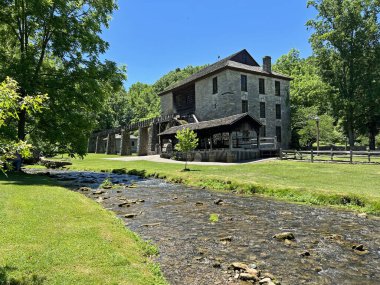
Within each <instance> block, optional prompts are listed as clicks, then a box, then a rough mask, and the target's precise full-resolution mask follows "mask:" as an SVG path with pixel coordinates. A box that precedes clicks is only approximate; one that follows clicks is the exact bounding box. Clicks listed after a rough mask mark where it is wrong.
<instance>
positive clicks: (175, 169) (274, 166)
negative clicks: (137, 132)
mask: <svg viewBox="0 0 380 285" xmlns="http://www.w3.org/2000/svg"><path fill="white" fill-rule="evenodd" d="M111 157H117V156H116V155H115V156H109V155H101V154H89V155H88V156H86V157H85V159H83V160H80V159H73V160H72V162H73V165H72V166H70V169H73V170H93V171H101V170H103V171H112V170H113V169H124V171H125V172H128V173H130V174H138V175H142V176H154V177H160V178H164V179H166V180H168V181H170V182H177V183H184V184H187V185H190V186H200V187H207V188H210V189H215V190H236V191H239V192H241V193H247V194H251V193H258V194H262V195H266V196H271V197H276V198H279V199H284V200H287V201H294V202H302V203H309V204H314V205H335V206H340V207H341V206H342V207H345V208H351V209H355V210H358V211H363V212H367V213H373V214H380V183H379V181H380V166H378V165H364V164H362V165H357V164H356V165H350V164H332V163H310V162H295V161H279V160H278V161H271V162H266V163H255V164H244V165H233V166H199V165H191V166H190V169H191V171H188V172H183V171H181V170H182V169H183V164H172V163H156V162H148V161H131V162H125V161H115V160H107V159H104V158H111Z"/></svg>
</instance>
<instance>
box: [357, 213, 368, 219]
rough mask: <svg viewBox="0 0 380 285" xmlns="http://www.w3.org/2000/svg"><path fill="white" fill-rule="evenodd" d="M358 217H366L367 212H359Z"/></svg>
mask: <svg viewBox="0 0 380 285" xmlns="http://www.w3.org/2000/svg"><path fill="white" fill-rule="evenodd" d="M358 217H359V218H363V219H368V215H367V213H360V214H358Z"/></svg>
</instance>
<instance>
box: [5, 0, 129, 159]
mask: <svg viewBox="0 0 380 285" xmlns="http://www.w3.org/2000/svg"><path fill="white" fill-rule="evenodd" d="M0 6H1V9H0V79H1V78H5V77H6V76H10V77H12V78H14V79H15V80H16V81H17V82H18V83H19V89H18V94H19V95H20V98H25V97H27V96H31V97H34V96H37V95H38V94H48V95H49V98H50V100H49V101H48V108H47V109H45V110H44V112H42V113H39V114H37V115H35V116H30V115H29V116H28V114H27V113H26V111H25V110H23V109H19V110H18V118H19V120H18V126H17V128H18V134H17V135H18V138H19V139H21V140H23V139H25V138H26V137H27V138H29V139H31V140H32V141H33V143H34V144H36V145H38V146H41V147H47V146H49V147H50V148H56V149H61V150H65V151H67V152H70V153H78V154H80V155H82V154H84V153H85V152H86V141H87V137H88V135H89V133H90V132H91V130H92V129H93V128H94V126H95V123H96V118H97V112H98V110H100V109H101V108H102V106H103V104H104V102H105V101H106V99H107V98H108V97H109V96H110V95H111V94H113V93H114V92H115V91H116V90H117V89H118V88H120V86H121V82H122V80H123V79H124V78H125V77H124V72H125V70H124V69H122V68H119V67H117V66H116V64H115V63H114V62H111V61H104V62H102V61H100V59H99V56H100V55H101V54H102V53H104V52H105V51H106V49H107V48H108V43H107V42H106V41H104V40H103V39H102V38H101V31H102V28H104V27H105V28H107V27H108V23H109V20H110V18H111V15H112V12H113V11H114V10H115V9H116V8H117V6H116V3H115V1H114V0H99V1H88V0H84V1H82V0H81V1H79V0H68V1H67V0H55V1H40V0H30V1H29V0H28V1H23V0H21V1H18V0H0ZM10 134H12V133H10Z"/></svg>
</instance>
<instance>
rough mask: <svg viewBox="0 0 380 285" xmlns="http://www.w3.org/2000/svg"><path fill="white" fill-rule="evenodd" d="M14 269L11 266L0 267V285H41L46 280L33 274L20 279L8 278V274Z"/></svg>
mask: <svg viewBox="0 0 380 285" xmlns="http://www.w3.org/2000/svg"><path fill="white" fill-rule="evenodd" d="M16 269H17V268H15V267H11V266H3V267H0V285H42V284H44V282H45V280H46V278H45V277H40V276H37V275H35V274H32V275H30V276H23V277H22V278H20V279H15V278H13V277H9V276H8V273H9V272H11V271H14V270H16Z"/></svg>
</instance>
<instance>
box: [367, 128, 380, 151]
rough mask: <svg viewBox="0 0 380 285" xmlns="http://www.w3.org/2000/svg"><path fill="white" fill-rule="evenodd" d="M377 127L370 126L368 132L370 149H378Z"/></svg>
mask: <svg viewBox="0 0 380 285" xmlns="http://www.w3.org/2000/svg"><path fill="white" fill-rule="evenodd" d="M377 133H378V132H377V129H376V127H375V128H370V129H369V132H368V139H369V149H370V150H375V149H376V135H377Z"/></svg>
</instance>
